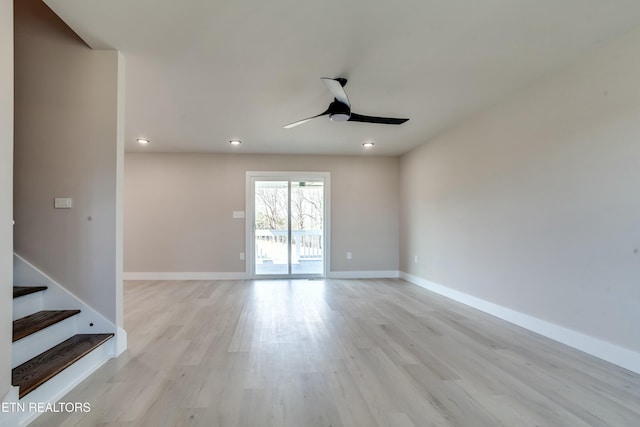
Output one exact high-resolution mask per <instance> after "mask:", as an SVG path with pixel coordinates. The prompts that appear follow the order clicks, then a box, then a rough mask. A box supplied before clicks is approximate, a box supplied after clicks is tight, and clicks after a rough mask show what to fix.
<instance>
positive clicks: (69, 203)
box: [53, 197, 73, 209]
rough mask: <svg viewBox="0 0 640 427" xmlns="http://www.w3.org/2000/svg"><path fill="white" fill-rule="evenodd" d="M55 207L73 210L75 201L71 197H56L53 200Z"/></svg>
mask: <svg viewBox="0 0 640 427" xmlns="http://www.w3.org/2000/svg"><path fill="white" fill-rule="evenodd" d="M53 207H54V208H56V209H71V208H72V207H73V199H71V197H56V198H55V199H53Z"/></svg>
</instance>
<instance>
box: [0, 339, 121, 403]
mask: <svg viewBox="0 0 640 427" xmlns="http://www.w3.org/2000/svg"><path fill="white" fill-rule="evenodd" d="M111 337H113V334H78V335H74V336H72V337H71V338H69V339H67V340H65V341H63V342H61V343H60V344H58V345H56V346H54V347H52V348H50V349H49V350H47V351H45V352H43V353H41V354H39V355H37V356H36V357H34V358H33V359H31V360H28V361H26V362H25V363H23V364H22V365H20V366H17V367H15V368H13V370H12V371H11V376H12V378H11V383H12V384H13V385H14V386H18V387H20V392H19V394H20V399H22V398H23V397H24V396H25V395H27V394H28V393H30V392H32V391H33V390H35V389H36V388H38V387H40V386H41V385H42V384H44V383H45V382H46V381H48V380H50V379H51V378H53V377H54V376H56V375H57V374H59V373H60V372H62V371H63V370H64V369H66V368H68V367H69V366H71V365H72V364H73V363H75V362H76V361H77V360H79V359H81V358H82V357H83V356H85V355H86V354H88V353H90V352H91V351H92V350H93V349H95V348H97V347H99V346H100V345H101V344H103V343H104V342H106V341H107V340H109V339H110V338H111Z"/></svg>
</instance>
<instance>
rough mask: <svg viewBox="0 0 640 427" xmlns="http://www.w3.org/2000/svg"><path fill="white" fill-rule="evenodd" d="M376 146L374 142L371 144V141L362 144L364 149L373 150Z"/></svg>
mask: <svg viewBox="0 0 640 427" xmlns="http://www.w3.org/2000/svg"><path fill="white" fill-rule="evenodd" d="M374 145H375V144H374V143H373V142H371V141H369V142H365V143H364V144H362V146H363V147H364V148H371V147H373V146H374Z"/></svg>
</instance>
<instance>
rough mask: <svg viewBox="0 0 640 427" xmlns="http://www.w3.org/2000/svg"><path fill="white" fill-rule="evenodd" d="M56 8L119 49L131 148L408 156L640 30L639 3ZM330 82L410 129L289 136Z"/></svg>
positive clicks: (90, 39) (564, 0)
mask: <svg viewBox="0 0 640 427" xmlns="http://www.w3.org/2000/svg"><path fill="white" fill-rule="evenodd" d="M45 1H46V3H47V4H48V5H49V6H50V7H51V8H52V9H53V10H54V11H55V12H56V13H57V14H58V15H59V16H60V17H61V18H62V19H63V20H65V21H66V22H67V24H69V26H70V27H72V28H73V29H74V30H75V31H76V32H77V33H78V34H79V35H80V36H81V37H82V38H83V39H84V40H85V41H86V42H87V43H88V44H89V45H90V46H92V47H94V48H97V49H100V48H113V49H118V50H120V51H121V52H122V53H123V54H124V57H125V60H126V70H127V71H126V79H127V80H126V97H127V101H126V139H127V142H126V144H127V150H129V151H137V150H144V151H151V150H153V151H191V152H242V153H313V154H361V153H362V152H363V148H362V145H361V144H362V143H363V142H364V141H368V140H372V141H374V142H375V144H376V146H375V148H374V149H373V150H372V151H371V150H370V151H369V153H370V154H376V155H398V154H401V153H404V152H406V151H408V150H409V149H411V148H413V147H415V146H417V145H419V144H421V143H423V142H425V141H427V140H428V139H429V138H431V137H433V136H434V135H436V134H438V133H439V132H442V131H443V130H444V129H446V128H447V127H450V126H452V124H454V123H455V122H456V121H459V120H461V119H463V118H464V117H466V116H468V115H470V114H472V113H473V112H475V111H477V110H479V109H481V108H483V107H486V106H487V105H490V104H493V103H495V102H496V101H498V100H499V99H500V98H504V97H506V96H508V95H509V94H510V93H513V92H515V91H517V90H518V89H520V88H522V87H524V86H527V85H530V84H532V83H533V82H534V81H536V80H538V79H540V78H541V77H543V76H544V75H547V74H549V73H552V72H554V71H557V70H558V69H560V68H561V67H563V66H564V65H565V64H567V63H568V62H570V61H572V60H574V59H576V58H578V57H579V56H580V55H581V54H583V53H584V52H586V51H588V50H590V49H593V48H595V47H596V46H598V45H600V44H602V43H605V42H606V41H608V40H610V39H612V38H615V37H617V36H620V35H622V34H623V33H625V32H627V31H629V30H631V29H632V28H633V27H635V26H637V25H639V24H640V1H638V0H606V1H604V0H482V1H478V0H376V1H371V0H349V1H344V0H342V1H337V0H324V1H313V2H311V1H305V0H218V1H212V0H182V1H175V0H136V1H131V0H110V1H104V0H45ZM320 77H346V78H348V79H349V82H348V84H347V86H346V88H345V89H346V91H347V94H348V96H349V98H350V101H351V104H352V108H353V111H354V112H356V113H359V114H366V115H374V116H375V115H379V116H392V117H409V118H410V119H411V120H410V121H409V122H407V123H405V124H403V125H400V126H390V125H378V124H365V123H350V122H346V123H332V122H330V121H329V119H328V118H327V117H323V118H319V119H316V120H314V121H312V122H309V123H306V124H304V125H301V126H298V127H296V128H293V129H283V128H282V126H283V125H285V124H287V123H290V122H293V121H295V120H298V119H302V118H305V117H308V116H312V115H315V114H319V113H321V112H323V111H324V110H325V109H326V107H327V106H328V104H329V102H330V101H331V100H332V99H331V96H330V95H329V93H328V92H327V90H326V89H325V87H324V85H323V84H322V83H321V82H320ZM138 137H148V138H149V139H150V140H151V144H149V145H148V146H145V147H140V146H138V145H137V144H136V143H135V139H136V138H138ZM232 138H239V139H241V140H242V141H243V144H242V145H240V146H239V147H232V146H230V144H229V143H228V141H229V140H230V139H232Z"/></svg>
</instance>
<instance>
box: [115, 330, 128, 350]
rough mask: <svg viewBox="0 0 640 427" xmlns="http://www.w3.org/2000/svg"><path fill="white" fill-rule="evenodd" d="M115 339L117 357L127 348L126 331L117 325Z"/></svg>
mask: <svg viewBox="0 0 640 427" xmlns="http://www.w3.org/2000/svg"><path fill="white" fill-rule="evenodd" d="M115 340H116V343H115V353H116V354H115V356H116V357H118V356H120V355H121V354H122V353H124V352H125V350H126V349H127V345H128V344H127V331H125V330H124V329H123V328H121V327H120V326H118V327H117V329H116V336H115Z"/></svg>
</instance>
